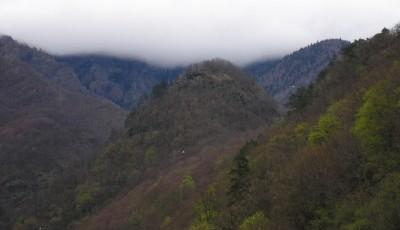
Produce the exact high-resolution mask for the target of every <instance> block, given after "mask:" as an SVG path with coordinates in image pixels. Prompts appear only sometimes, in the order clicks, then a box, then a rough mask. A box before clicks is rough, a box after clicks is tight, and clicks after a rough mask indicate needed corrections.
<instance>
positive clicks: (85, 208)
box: [75, 184, 101, 213]
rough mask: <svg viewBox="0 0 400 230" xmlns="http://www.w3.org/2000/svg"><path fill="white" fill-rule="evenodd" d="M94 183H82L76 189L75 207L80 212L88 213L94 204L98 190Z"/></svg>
mask: <svg viewBox="0 0 400 230" xmlns="http://www.w3.org/2000/svg"><path fill="white" fill-rule="evenodd" d="M100 190H101V189H100V187H99V186H98V185H96V184H82V185H79V186H78V187H77V188H76V189H75V192H76V198H75V207H76V210H77V211H79V212H81V213H88V212H90V211H91V210H92V208H93V207H94V206H95V204H96V198H95V197H96V195H97V194H98V193H99V192H100Z"/></svg>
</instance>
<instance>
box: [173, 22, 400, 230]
mask: <svg viewBox="0 0 400 230" xmlns="http://www.w3.org/2000/svg"><path fill="white" fill-rule="evenodd" d="M396 28H397V29H393V30H388V29H384V30H382V32H381V33H379V34H377V35H375V36H373V37H372V38H369V39H367V40H357V41H355V42H353V43H352V44H350V45H349V46H347V47H346V48H345V49H344V50H343V54H342V57H341V58H340V59H336V60H335V61H334V62H333V63H332V64H331V65H329V66H328V67H327V68H326V69H325V70H324V71H323V73H322V74H321V76H320V77H319V78H318V80H317V81H316V82H315V83H314V84H313V85H312V86H309V87H307V88H305V89H303V90H300V91H298V92H297V93H295V94H294V96H293V97H292V98H291V99H290V101H289V102H290V103H289V105H290V108H289V109H290V112H289V114H288V116H287V117H286V118H285V120H282V121H281V122H279V123H277V124H275V125H273V126H271V127H270V128H267V129H266V130H265V131H264V132H263V135H260V136H259V138H258V139H257V140H256V141H253V142H251V143H248V144H246V145H244V146H243V147H242V148H241V150H240V151H238V152H237V153H236V156H235V157H234V158H233V161H232V162H231V163H230V164H228V165H225V166H224V167H221V168H220V169H219V177H217V179H216V180H212V182H210V185H209V187H208V189H206V192H203V194H202V195H201V196H200V198H199V199H197V200H196V201H193V203H194V205H193V206H192V208H193V209H194V210H196V211H197V215H196V217H194V218H193V219H192V220H193V221H192V225H191V227H190V228H185V229H190V230H197V229H239V230H248V229H278V230H279V229H306V230H317V229H327V230H331V229H332V230H333V229H352V230H354V229H376V230H383V229H385V230H396V229H398V226H399V221H400V215H399V214H400V206H399V204H400V167H399V166H400V144H399V143H400V122H399V114H400V29H399V28H400V27H399V26H397V27H396ZM181 229H184V228H181Z"/></svg>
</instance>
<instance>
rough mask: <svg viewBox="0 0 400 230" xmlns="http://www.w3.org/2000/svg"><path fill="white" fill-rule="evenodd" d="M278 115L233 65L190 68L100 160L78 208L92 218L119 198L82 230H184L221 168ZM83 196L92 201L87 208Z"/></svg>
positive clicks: (158, 91)
mask: <svg viewBox="0 0 400 230" xmlns="http://www.w3.org/2000/svg"><path fill="white" fill-rule="evenodd" d="M277 115H278V113H277V110H276V107H275V104H274V102H273V101H272V100H271V99H270V98H269V97H268V96H267V95H266V94H265V92H264V90H263V89H262V88H261V87H259V86H257V85H256V84H255V82H253V80H251V79H250V78H249V77H248V76H246V75H245V74H244V73H243V72H242V71H241V70H240V69H238V68H237V67H235V66H233V65H232V64H230V63H229V62H226V61H223V60H213V61H207V62H203V63H200V64H196V65H193V66H191V67H189V68H188V69H187V70H186V71H185V73H184V74H183V75H181V76H180V77H178V79H177V80H176V81H175V82H174V83H172V84H171V85H170V86H165V85H160V86H158V87H156V88H155V90H153V93H152V97H151V98H150V99H149V101H147V102H146V103H145V104H144V105H142V106H141V107H139V108H137V109H136V110H134V111H133V112H132V113H131V114H130V115H129V117H128V120H127V122H126V130H127V131H126V134H125V135H123V136H122V137H121V138H120V139H119V140H118V141H116V142H114V143H113V144H110V145H109V146H108V147H107V148H106V149H104V151H103V152H102V154H101V155H100V156H99V157H98V158H97V161H96V164H95V165H94V168H93V172H92V177H91V179H90V180H89V181H88V182H87V183H86V184H84V185H81V186H80V187H79V189H78V190H77V191H78V193H77V198H76V203H77V206H78V207H81V211H83V212H86V213H90V212H91V211H92V210H93V209H95V208H96V206H95V205H94V204H96V203H98V201H99V200H101V199H104V197H110V196H114V197H116V198H114V199H113V200H112V201H111V202H110V203H108V204H107V206H106V207H104V208H103V209H101V210H100V211H98V212H97V213H95V214H92V215H91V216H89V218H88V219H85V220H84V221H83V223H81V225H80V226H79V228H80V229H129V228H135V227H136V228H137V229H182V228H183V227H184V226H187V225H188V224H189V223H188V220H190V218H191V217H192V216H193V212H192V210H190V209H188V207H191V201H192V200H193V199H194V197H196V196H197V195H198V194H199V192H200V191H202V190H203V189H204V188H205V187H206V186H207V184H208V182H209V181H210V179H211V178H212V177H213V176H214V175H213V171H214V170H215V168H216V167H218V164H220V163H222V162H225V160H224V159H225V157H228V156H230V155H231V153H232V152H235V149H237V147H238V146H240V145H241V144H242V143H243V142H244V140H246V139H248V138H249V137H252V136H254V135H256V134H257V133H258V131H257V130H258V129H259V128H261V127H265V126H267V125H268V124H270V123H271V122H272V121H273V120H274V119H275V118H276V117H277ZM226 146H229V147H228V148H227V147H226ZM228 158H229V157H228ZM118 191H129V192H122V193H118ZM116 194H119V195H116ZM83 195H85V196H88V197H90V199H91V200H90V202H86V203H85V202H83V203H79V201H80V200H81V199H79V197H82V196H83ZM102 197H103V198H102Z"/></svg>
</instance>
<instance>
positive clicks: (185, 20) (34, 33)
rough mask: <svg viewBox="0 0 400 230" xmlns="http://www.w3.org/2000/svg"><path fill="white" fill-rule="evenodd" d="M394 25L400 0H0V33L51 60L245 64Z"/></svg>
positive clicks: (362, 35) (368, 34)
mask: <svg viewBox="0 0 400 230" xmlns="http://www.w3.org/2000/svg"><path fill="white" fill-rule="evenodd" d="M397 21H400V1H398V0H380V1H377V0H376V1H375V0H370V1H369V0H325V1H321V0H319V1H313V0H108V1H107V0H0V33H3V34H9V35H11V36H13V37H14V38H16V39H18V40H21V41H24V42H27V43H29V44H32V45H35V46H38V47H41V48H44V49H46V50H48V51H49V52H51V53H56V54H71V53H82V52H85V53H92V52H101V53H108V54H113V55H119V56H128V57H137V58H142V59H145V60H148V61H149V62H152V63H155V64H162V65H175V64H187V63H190V62H194V61H200V60H202V59H207V58H213V57H221V58H225V59H228V60H231V61H233V62H235V63H238V64H244V63H248V62H250V61H252V60H255V59H257V58H260V57H274V56H279V55H282V54H285V53H287V52H290V51H292V50H294V49H297V48H299V47H302V46H304V45H307V44H309V43H311V42H315V41H317V40H323V39H326V38H339V37H341V38H343V39H348V40H353V39H357V38H360V37H368V36H371V35H373V34H374V33H377V32H379V31H380V30H381V29H382V28H383V27H385V26H386V27H391V26H393V25H394V24H395V23H396V22H397Z"/></svg>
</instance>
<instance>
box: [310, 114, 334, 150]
mask: <svg viewBox="0 0 400 230" xmlns="http://www.w3.org/2000/svg"><path fill="white" fill-rule="evenodd" d="M339 128H340V121H339V119H338V118H337V116H336V115H335V114H333V113H330V112H328V113H326V114H324V115H322V116H321V118H320V119H319V121H318V125H317V126H316V127H314V128H313V129H312V130H311V132H310V134H309V136H308V141H309V142H310V143H311V144H313V145H315V144H321V143H323V142H325V141H326V140H327V139H328V138H329V137H331V135H332V134H334V133H335V132H336V131H337V130H338V129H339Z"/></svg>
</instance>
